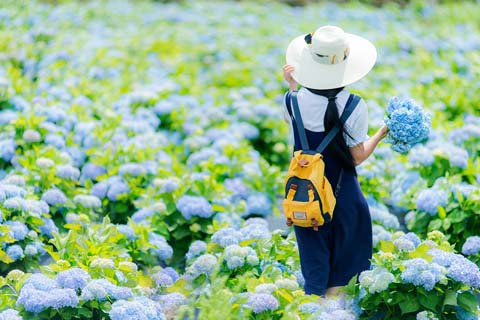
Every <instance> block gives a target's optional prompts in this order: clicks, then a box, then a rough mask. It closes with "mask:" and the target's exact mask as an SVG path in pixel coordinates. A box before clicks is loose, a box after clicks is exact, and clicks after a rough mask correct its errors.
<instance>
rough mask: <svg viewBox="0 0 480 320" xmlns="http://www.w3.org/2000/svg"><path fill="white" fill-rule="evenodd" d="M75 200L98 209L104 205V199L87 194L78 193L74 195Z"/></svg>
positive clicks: (84, 205)
mask: <svg viewBox="0 0 480 320" xmlns="http://www.w3.org/2000/svg"><path fill="white" fill-rule="evenodd" d="M73 201H74V202H75V203H78V204H81V205H82V206H83V207H85V208H89V209H97V208H100V207H101V206H102V201H100V199H99V198H97V197H95V196H91V195H87V194H77V195H76V196H75V197H73Z"/></svg>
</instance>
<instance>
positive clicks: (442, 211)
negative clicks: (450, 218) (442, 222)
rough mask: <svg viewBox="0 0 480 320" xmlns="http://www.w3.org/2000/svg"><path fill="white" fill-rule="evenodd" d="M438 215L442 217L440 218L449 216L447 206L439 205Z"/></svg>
mask: <svg viewBox="0 0 480 320" xmlns="http://www.w3.org/2000/svg"><path fill="white" fill-rule="evenodd" d="M437 209H438V216H439V217H440V219H445V217H446V216H447V212H446V211H445V208H444V207H438V208H437Z"/></svg>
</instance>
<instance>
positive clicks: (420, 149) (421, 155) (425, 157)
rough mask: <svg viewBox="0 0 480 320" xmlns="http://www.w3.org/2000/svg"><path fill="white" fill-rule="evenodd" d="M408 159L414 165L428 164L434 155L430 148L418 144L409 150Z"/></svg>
mask: <svg viewBox="0 0 480 320" xmlns="http://www.w3.org/2000/svg"><path fill="white" fill-rule="evenodd" d="M408 161H409V162H410V163H411V164H414V165H421V166H430V165H431V164H432V163H433V162H434V161H435V157H434V156H433V153H432V150H429V149H428V148H426V147H424V146H421V145H419V146H415V147H414V148H412V150H410V153H409V155H408Z"/></svg>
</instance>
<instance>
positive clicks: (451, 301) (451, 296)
mask: <svg viewBox="0 0 480 320" xmlns="http://www.w3.org/2000/svg"><path fill="white" fill-rule="evenodd" d="M443 305H444V306H446V305H449V306H456V305H457V292H456V291H454V290H447V292H445V300H443Z"/></svg>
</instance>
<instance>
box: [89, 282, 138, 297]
mask: <svg viewBox="0 0 480 320" xmlns="http://www.w3.org/2000/svg"><path fill="white" fill-rule="evenodd" d="M132 296H133V293H132V289H130V288H127V287H120V286H116V285H114V284H113V283H111V282H110V281H108V280H107V279H94V280H91V281H90V282H89V283H88V284H87V285H86V286H85V287H84V288H83V290H82V294H81V296H80V297H81V299H82V300H83V301H91V300H97V301H105V300H107V297H109V298H110V299H115V300H120V299H128V298H131V297H132Z"/></svg>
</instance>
